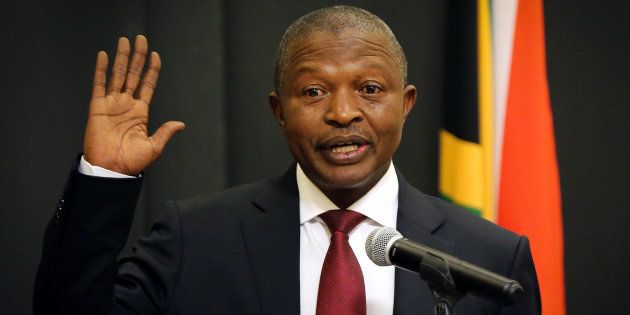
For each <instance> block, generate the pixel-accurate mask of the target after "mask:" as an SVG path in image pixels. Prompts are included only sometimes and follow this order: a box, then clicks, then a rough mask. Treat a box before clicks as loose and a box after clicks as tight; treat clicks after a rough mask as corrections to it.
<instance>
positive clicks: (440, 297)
mask: <svg viewBox="0 0 630 315" xmlns="http://www.w3.org/2000/svg"><path fill="white" fill-rule="evenodd" d="M419 274H420V278H422V279H423V280H424V281H425V282H427V283H428V285H429V289H431V293H432V296H433V302H434V303H435V314H436V315H454V314H455V310H454V308H455V304H457V302H458V301H459V300H460V299H461V298H463V297H464V296H465V295H466V294H465V293H464V292H462V291H460V290H459V289H457V285H456V284H455V280H453V277H452V275H451V270H450V267H449V265H448V261H447V260H446V259H444V258H442V257H440V256H437V255H434V254H432V253H428V255H426V256H425V257H424V259H422V261H421V262H420V268H419Z"/></svg>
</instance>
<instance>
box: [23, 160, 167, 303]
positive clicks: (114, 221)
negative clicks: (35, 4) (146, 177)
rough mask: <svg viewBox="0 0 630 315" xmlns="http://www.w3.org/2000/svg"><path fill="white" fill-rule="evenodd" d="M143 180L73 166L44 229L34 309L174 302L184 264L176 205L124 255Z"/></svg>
mask: <svg viewBox="0 0 630 315" xmlns="http://www.w3.org/2000/svg"><path fill="white" fill-rule="evenodd" d="M141 182H142V179H140V178H138V179H112V178H103V177H92V176H87V175H83V174H79V173H77V172H76V170H75V171H73V172H72V173H71V175H70V177H69V179H68V181H67V183H66V188H65V189H64V193H63V195H62V197H61V198H60V201H59V203H58V205H57V209H56V210H55V214H54V215H53V218H52V219H51V221H50V222H49V223H48V226H47V228H46V231H45V234H44V247H43V251H42V258H41V261H40V265H39V268H38V271H37V277H36V280H35V289H34V295H33V312H34V314H115V313H121V314H124V313H140V314H150V313H153V312H155V310H156V307H159V306H161V305H164V304H165V303H167V302H166V301H167V298H166V296H167V295H168V294H165V292H166V290H165V288H166V287H172V285H171V284H172V281H169V280H168V279H175V276H174V275H176V274H177V270H178V268H179V267H178V266H179V255H178V254H177V253H178V250H179V247H178V246H179V238H178V237H177V235H179V234H178V233H177V232H176V230H177V229H178V228H179V225H178V224H179V221H178V217H177V214H176V213H175V212H173V214H171V216H170V217H169V216H167V217H166V218H165V220H164V222H163V223H158V224H156V225H155V227H154V230H153V232H152V233H151V234H150V235H149V236H147V237H146V238H143V239H141V240H140V241H139V243H138V246H137V247H136V248H134V251H135V254H134V255H132V257H130V258H128V259H125V260H123V261H121V263H124V266H122V265H119V263H118V262H117V261H116V259H117V256H118V254H119V253H120V252H121V251H122V249H123V247H124V245H125V243H126V240H127V237H128V234H129V230H130V228H131V223H132V221H133V215H134V209H135V206H136V202H137V199H138V195H139V193H140V187H141ZM173 226H176V228H173Z"/></svg>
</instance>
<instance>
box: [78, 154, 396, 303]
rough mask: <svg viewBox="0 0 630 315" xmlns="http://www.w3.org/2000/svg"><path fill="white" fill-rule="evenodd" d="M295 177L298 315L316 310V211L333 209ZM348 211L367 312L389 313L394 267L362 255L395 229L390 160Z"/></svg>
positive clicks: (93, 170) (323, 245)
mask: <svg viewBox="0 0 630 315" xmlns="http://www.w3.org/2000/svg"><path fill="white" fill-rule="evenodd" d="M78 171H79V172H80V173H82V174H85V175H91V176H99V177H113V178H133V177H134V176H128V175H124V174H120V173H117V172H113V171H110V170H108V169H105V168H102V167H98V166H93V165H91V164H90V163H89V162H87V161H86V160H85V159H84V158H83V157H81V161H80V163H79V168H78ZM296 179H297V185H298V190H299V194H300V314H302V315H311V314H315V311H316V307H317V292H318V289H319V276H320V274H321V271H322V265H323V263H324V258H325V256H326V252H327V251H328V246H329V245H330V236H331V234H330V231H329V230H328V227H327V226H326V223H324V221H322V219H320V218H319V215H320V214H322V213H324V212H326V211H328V210H333V209H337V208H338V207H337V206H335V204H334V203H332V201H330V199H328V197H326V195H324V193H322V191H321V190H319V188H317V186H315V184H313V182H311V180H310V179H308V177H306V175H305V174H304V172H303V171H302V168H301V167H300V165H299V164H298V166H297V167H296ZM348 209H350V210H353V211H356V212H359V213H361V214H363V215H365V216H366V217H367V219H366V220H365V221H363V222H361V223H359V225H357V227H356V228H354V230H352V231H351V232H350V234H349V237H350V240H349V243H350V247H352V250H353V251H354V254H355V255H356V256H357V259H358V260H359V265H360V266H361V270H362V271H363V279H364V280H365V295H366V301H367V303H366V306H367V314H368V315H383V314H392V313H393V311H394V273H395V271H394V267H393V266H389V267H380V266H377V265H375V264H374V263H373V262H372V261H371V260H370V259H369V258H368V257H367V254H366V253H365V239H366V238H367V236H368V235H369V234H370V232H372V231H373V230H374V229H375V228H378V227H382V226H390V227H396V216H397V214H398V177H397V176H396V171H395V169H394V165H393V163H392V164H390V166H389V169H388V170H387V172H386V173H385V175H384V176H383V177H382V178H381V179H380V180H379V181H378V183H376V185H375V186H374V187H372V189H371V190H370V191H369V192H368V193H367V194H365V195H364V196H363V197H361V199H359V200H357V201H356V202H355V203H353V204H352V205H351V206H350V207H348Z"/></svg>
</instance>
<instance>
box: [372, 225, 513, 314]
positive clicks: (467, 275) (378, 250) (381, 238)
mask: <svg viewBox="0 0 630 315" xmlns="http://www.w3.org/2000/svg"><path fill="white" fill-rule="evenodd" d="M365 251H366V252H367V255H368V257H370V260H372V262H374V263H375V264H377V265H379V266H391V265H395V266H396V267H399V268H403V269H406V270H408V271H411V272H415V273H419V274H420V276H421V277H422V279H424V280H425V281H427V282H428V283H429V284H430V285H433V286H439V285H444V281H443V279H441V278H439V277H434V275H435V271H436V270H438V271H441V273H442V274H445V273H446V274H448V273H449V272H450V276H451V277H452V280H453V282H454V284H455V288H456V290H457V291H459V292H462V293H466V292H468V293H471V294H473V295H476V296H479V297H481V298H484V299H487V300H491V301H494V302H498V303H501V304H504V305H511V304H514V303H516V302H517V301H518V299H520V297H521V296H522V295H523V288H522V287H521V285H520V284H519V283H518V282H517V281H516V280H512V279H509V278H506V277H504V276H501V275H499V274H496V273H494V272H491V271H489V270H486V269H483V268H481V267H479V266H476V265H473V264H471V263H468V262H466V261H464V260H461V259H459V258H457V257H454V256H451V255H449V254H446V253H444V252H441V251H438V250H436V249H433V248H431V247H428V246H426V245H423V244H420V243H417V242H414V241H411V240H408V239H406V238H403V236H402V235H401V234H400V232H398V231H396V230H395V229H393V228H389V227H382V228H378V229H375V230H374V231H372V233H370V235H369V236H368V238H367V239H366V241H365ZM444 267H446V268H444Z"/></svg>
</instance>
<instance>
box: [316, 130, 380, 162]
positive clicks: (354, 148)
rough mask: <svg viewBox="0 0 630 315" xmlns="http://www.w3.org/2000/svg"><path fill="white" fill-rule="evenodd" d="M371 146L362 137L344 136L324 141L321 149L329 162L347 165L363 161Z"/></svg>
mask: <svg viewBox="0 0 630 315" xmlns="http://www.w3.org/2000/svg"><path fill="white" fill-rule="evenodd" d="M369 146H370V144H369V142H368V141H367V140H366V139H364V138H362V137H359V136H343V137H334V138H332V139H328V140H326V141H324V142H323V143H322V145H321V146H320V149H322V152H323V153H324V156H326V158H327V159H328V160H329V161H331V162H334V163H343V164H347V163H353V162H357V161H359V160H360V159H362V158H363V156H364V154H363V153H364V152H365V151H366V150H367V148H368V147H369Z"/></svg>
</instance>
